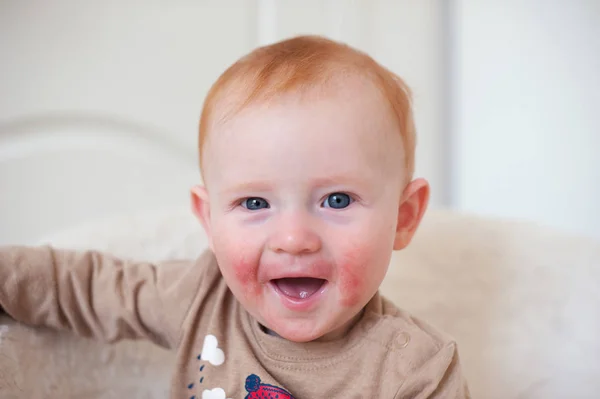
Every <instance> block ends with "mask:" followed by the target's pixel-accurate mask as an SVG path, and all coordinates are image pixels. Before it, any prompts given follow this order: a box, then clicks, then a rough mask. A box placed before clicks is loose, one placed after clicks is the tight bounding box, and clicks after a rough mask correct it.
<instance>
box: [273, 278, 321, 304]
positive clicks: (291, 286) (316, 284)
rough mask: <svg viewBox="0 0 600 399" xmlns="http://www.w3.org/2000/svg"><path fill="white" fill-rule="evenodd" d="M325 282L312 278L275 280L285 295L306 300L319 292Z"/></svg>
mask: <svg viewBox="0 0 600 399" xmlns="http://www.w3.org/2000/svg"><path fill="white" fill-rule="evenodd" d="M324 282H325V280H321V279H319V278H311V277H300V278H280V279H278V280H275V284H277V287H278V288H279V289H280V290H281V292H283V293H284V294H285V295H287V296H289V297H292V298H297V299H306V298H308V297H310V296H311V295H312V294H314V293H315V292H317V290H318V289H319V288H321V286H322V285H323V283H324Z"/></svg>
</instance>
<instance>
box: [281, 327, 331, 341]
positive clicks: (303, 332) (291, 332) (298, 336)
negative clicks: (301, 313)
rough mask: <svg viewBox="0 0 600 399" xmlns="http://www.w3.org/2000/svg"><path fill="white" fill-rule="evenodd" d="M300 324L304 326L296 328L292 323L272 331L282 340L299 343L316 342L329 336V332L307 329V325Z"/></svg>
mask: <svg viewBox="0 0 600 399" xmlns="http://www.w3.org/2000/svg"><path fill="white" fill-rule="evenodd" d="M299 324H304V325H303V326H298V327H295V326H294V323H290V325H287V326H281V325H279V326H276V327H275V328H270V329H271V330H272V331H274V332H275V333H277V335H279V336H280V337H281V338H284V339H286V340H288V341H292V342H298V343H304V342H311V341H316V340H318V339H320V338H322V337H323V336H324V335H326V334H327V331H323V329H320V328H307V326H306V323H299Z"/></svg>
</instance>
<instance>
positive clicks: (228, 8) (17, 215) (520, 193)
mask: <svg viewBox="0 0 600 399" xmlns="http://www.w3.org/2000/svg"><path fill="white" fill-rule="evenodd" d="M448 27H449V28H448ZM300 33H320V34H325V35H327V36H330V37H332V38H336V39H340V40H343V41H346V42H349V43H350V44H352V45H355V46H357V47H359V48H361V49H363V50H366V51H367V52H369V53H370V54H372V55H373V56H374V57H375V58H376V59H377V60H379V61H380V62H382V63H383V64H384V65H386V66H388V67H389V68H391V69H392V70H394V71H395V72H396V73H398V74H399V75H400V76H402V77H403V78H404V79H405V80H406V81H407V82H408V84H409V85H410V86H411V87H412V89H413V92H414V95H415V112H416V123H417V128H418V134H419V139H418V142H419V145H418V147H417V165H416V172H417V175H419V176H424V177H426V178H427V179H429V181H430V182H431V184H432V190H433V192H432V205H433V206H434V207H438V206H444V205H449V206H452V207H455V208H458V209H462V210H467V211H473V212H478V213H483V214H490V215H498V216H508V217H523V218H528V219H533V220H537V221H539V222H541V223H544V224H548V225H552V226H556V227H560V228H565V229H568V230H571V231H574V232H578V233H585V234H592V235H596V236H598V237H600V213H597V209H596V208H597V204H599V203H600V183H599V182H600V161H599V160H598V158H596V152H597V151H598V149H600V142H599V141H600V119H599V118H600V116H599V113H598V112H597V111H596V109H597V108H598V107H599V106H600V98H599V96H600V94H599V93H600V72H598V71H600V61H599V59H600V55H599V54H600V44H599V43H600V42H599V39H598V38H600V2H599V1H596V0H587V1H586V0H571V1H558V0H555V1H542V0H538V1H534V0H507V1H502V2H498V1H491V0H455V1H448V2H443V1H439V0H304V1H301V2H300V1H278V0H254V1H243V0H227V1H208V0H207V1H188V0H177V1H171V2H159V1H148V2H143V3H140V2H137V1H133V0H129V1H126V0H120V1H118V0H107V1H103V2H81V1H76V0H52V1H51V2H49V1H44V0H31V1H27V2H23V1H16V0H12V1H4V2H0V54H1V55H2V62H0V93H1V94H2V95H1V96H0V146H1V148H0V242H1V241H2V240H3V239H4V238H6V237H11V238H13V239H17V238H18V239H20V238H23V237H26V236H30V235H31V234H34V233H35V234H38V233H39V234H46V233H48V232H49V230H51V229H55V228H59V227H61V226H65V225H69V224H74V223H79V222H81V221H83V220H84V219H86V218H92V217H103V216H104V215H107V214H110V213H114V212H122V211H128V210H130V209H132V208H139V207H155V206H162V205H165V204H173V205H183V204H186V203H187V201H188V194H187V187H188V186H189V185H191V184H193V183H195V182H196V179H197V178H199V174H198V171H197V165H196V162H195V159H196V154H195V150H196V130H197V124H198V117H199V113H200V109H201V106H202V102H203V98H204V95H205V94H206V91H207V90H208V88H209V86H210V84H211V83H212V82H213V81H214V79H215V78H216V77H217V76H218V74H219V73H220V72H222V71H223V69H224V68H226V67H227V66H228V65H229V64H230V63H231V62H233V61H234V60H235V59H236V58H238V57H239V56H240V55H242V54H244V53H245V52H247V51H249V50H250V49H252V48H253V47H255V46H257V45H260V44H265V43H270V42H273V41H275V40H279V39H282V38H284V37H289V36H291V35H295V34H300ZM449 89H450V91H449ZM102 135H105V136H104V137H105V138H106V137H109V136H110V135H113V136H114V137H117V136H118V137H121V138H122V137H128V138H127V139H118V140H117V139H115V140H112V139H110V140H112V141H111V143H108V144H107V145H105V146H104V147H102V148H100V147H98V146H95V145H94V143H95V142H96V141H97V140H99V138H98V137H100V136H102ZM86 137H87V138H86ZM84 138H85V140H84V141H85V145H83V144H82V143H81V142H79V144H77V143H75V142H77V140H83V139H84ZM123 140H124V141H123ZM136 140H138V141H139V143H142V144H139V143H138V141H136ZM140 140H141V141H140ZM48 142H54V146H55V147H56V146H61V145H64V146H65V148H67V150H65V151H67V152H61V151H56V148H54V149H52V148H50V147H47V143H48ZM125 142H127V143H129V144H124V143H125ZM61 143H62V144H61ZM136 143H138V144H136ZM143 143H147V144H148V146H145V145H143ZM82 145H83V147H84V150H83V151H84V152H83V153H82V154H81V153H80V154H79V155H75V151H74V148H75V147H77V146H79V147H81V146H82ZM157 146H158V147H160V146H164V149H165V151H164V154H163V156H157V155H156V151H155V149H156V148H158V147H157ZM79 147H77V148H79ZM542 147H543V148H542ZM23 148H28V150H27V151H25V152H23ZM141 148H145V149H144V150H141ZM98 151H100V152H98ZM25 153H27V154H29V155H25ZM130 156H131V157H130ZM133 156H135V157H138V158H139V159H143V160H144V162H134V161H133V159H134V157H133ZM103 160H105V162H106V164H105V165H103V163H102V161H103ZM155 160H157V161H159V162H164V164H165V165H168V166H165V168H162V169H161V168H155V169H152V170H153V172H152V176H145V175H144V170H148V169H147V166H143V165H150V164H152V163H153V162H154V161H155ZM103 167H104V169H102V168H103ZM98 168H100V169H98ZM125 168H127V170H124V169H125ZM91 170H93V171H95V172H94V173H93V174H91V173H90V171H91ZM99 170H100V171H104V172H98V171H99ZM119 170H123V173H119ZM175 170H179V171H180V172H178V173H176V172H174V171H175ZM131 176H134V177H136V178H135V179H132V178H131ZM175 176H176V177H175ZM132 180H133V181H132ZM166 187H170V188H169V189H166ZM40 188H42V189H43V190H41V191H40ZM40 192H42V193H43V201H40V197H39V196H40ZM114 193H120V197H119V195H117V194H114ZM67 198H78V200H77V201H75V200H73V201H71V202H70V203H67V202H68V201H67ZM79 198H80V199H79ZM66 201H67V202H66ZM82 202H83V203H82ZM5 226H9V227H5ZM3 237H4V238H3Z"/></svg>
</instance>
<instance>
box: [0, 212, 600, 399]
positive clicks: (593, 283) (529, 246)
mask: <svg viewBox="0 0 600 399" xmlns="http://www.w3.org/2000/svg"><path fill="white" fill-rule="evenodd" d="M42 242H44V243H46V242H49V243H52V244H54V245H57V246H61V247H71V248H80V249H83V248H95V249H100V250H107V251H111V252H113V253H115V254H118V255H121V256H126V257H131V258H137V259H147V260H160V259H166V258H174V257H194V256H196V255H197V254H198V253H199V252H200V251H201V250H202V248H204V247H205V238H204V236H203V234H202V232H201V230H200V227H199V226H198V224H197V223H196V221H195V220H194V219H193V217H192V216H191V214H190V213H189V212H188V211H187V210H165V211H161V212H151V213H139V214H135V215H126V216H118V217H115V218H114V219H111V220H104V221H101V222H97V223H92V224H89V225H86V226H81V227H78V228H75V229H72V230H69V231H63V232H60V233H57V234H56V235H54V236H52V237H48V238H47V239H45V240H42ZM382 291H383V293H384V294H385V295H387V296H388V297H390V298H391V299H392V300H393V301H394V302H395V303H397V304H398V305H399V306H401V307H403V308H405V309H407V310H409V311H412V312H413V313H414V314H415V315H417V316H419V317H421V318H423V319H425V320H427V321H429V322H430V323H432V324H434V325H437V326H438V327H439V328H441V329H443V330H445V331H447V332H448V333H450V334H452V335H453V336H454V337H455V338H456V340H457V342H458V345H459V350H460V353H461V357H462V362H463V367H464V370H465V373H466V375H467V377H468V379H469V385H470V387H471V391H472V394H473V397H474V398H489V399H533V398H535V399H555V398H556V399H558V398H569V399H571V398H573V399H588V398H589V399H591V398H599V397H600V243H598V242H596V241H593V240H592V239H587V238H583V237H572V236H569V235H566V234H562V233H560V232H557V231H553V230H551V229H548V228H544V227H541V226H536V225H534V224H531V223H526V222H517V221H508V220H496V219H486V218H480V217H476V216H473V215H464V214H459V213H454V212H451V211H441V210H438V211H429V212H428V214H427V216H426V217H425V220H424V224H423V225H422V227H421V228H420V229H419V231H418V233H417V235H416V237H415V239H414V241H413V243H412V244H411V245H410V246H409V248H408V249H406V250H404V251H401V252H397V253H395V254H394V258H393V261H392V264H391V265H390V270H389V273H388V276H387V277H386V280H385V282H384V284H383V286H382ZM172 364H173V354H172V353H168V352H166V351H164V350H162V349H159V348H157V347H154V346H152V345H150V344H148V343H145V342H121V343H119V344H116V345H113V346H109V345H104V344H100V343H96V342H92V341H88V340H83V339H78V338H74V337H72V336H70V335H66V334H57V333H55V332H52V331H34V330H32V329H29V328H26V327H23V326H20V325H17V324H15V323H14V322H12V321H10V320H8V319H7V318H6V317H4V318H2V319H0V398H2V399H12V398H28V399H34V398H47V399H54V398H57V399H58V398H61V399H65V398H91V399H100V398H125V397H127V398H152V399H155V398H156V399H158V398H166V397H167V392H168V384H169V378H170V373H171V369H172Z"/></svg>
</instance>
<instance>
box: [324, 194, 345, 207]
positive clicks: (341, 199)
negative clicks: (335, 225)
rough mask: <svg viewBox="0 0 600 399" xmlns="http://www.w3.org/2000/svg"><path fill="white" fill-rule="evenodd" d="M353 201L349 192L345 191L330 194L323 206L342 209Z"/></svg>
mask: <svg viewBox="0 0 600 399" xmlns="http://www.w3.org/2000/svg"><path fill="white" fill-rule="evenodd" d="M351 203H352V198H350V196H349V195H348V194H344V193H333V194H329V196H328V197H327V198H325V201H323V204H322V206H324V207H325V208H334V209H342V208H346V207H347V206H348V205H350V204H351Z"/></svg>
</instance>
